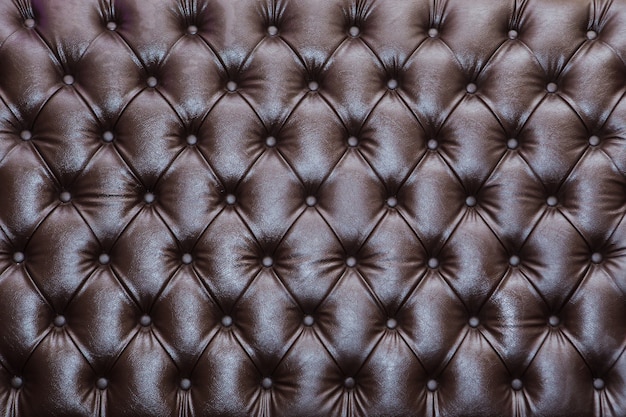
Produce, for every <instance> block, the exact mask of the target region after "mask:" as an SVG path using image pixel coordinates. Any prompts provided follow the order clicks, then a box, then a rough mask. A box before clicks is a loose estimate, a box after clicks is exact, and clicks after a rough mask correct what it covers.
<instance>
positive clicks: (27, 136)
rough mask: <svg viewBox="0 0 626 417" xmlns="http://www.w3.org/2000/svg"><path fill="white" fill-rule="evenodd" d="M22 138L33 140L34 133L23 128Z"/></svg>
mask: <svg viewBox="0 0 626 417" xmlns="http://www.w3.org/2000/svg"><path fill="white" fill-rule="evenodd" d="M20 138H21V139H22V140H31V139H32V138H33V134H32V133H31V132H30V130H22V131H21V132H20Z"/></svg>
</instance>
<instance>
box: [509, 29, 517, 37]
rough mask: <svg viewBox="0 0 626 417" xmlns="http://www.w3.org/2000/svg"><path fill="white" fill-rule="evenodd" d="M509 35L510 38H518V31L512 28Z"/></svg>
mask: <svg viewBox="0 0 626 417" xmlns="http://www.w3.org/2000/svg"><path fill="white" fill-rule="evenodd" d="M507 35H508V36H509V39H517V35H518V33H517V31H516V30H515V29H511V30H509V33H508V34H507Z"/></svg>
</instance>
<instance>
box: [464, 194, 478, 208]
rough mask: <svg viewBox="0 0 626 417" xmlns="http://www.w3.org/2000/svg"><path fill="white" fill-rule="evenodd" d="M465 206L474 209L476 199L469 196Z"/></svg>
mask: <svg viewBox="0 0 626 417" xmlns="http://www.w3.org/2000/svg"><path fill="white" fill-rule="evenodd" d="M465 205H466V206H467V207H474V206H475V205H476V197H474V196H473V195H469V196H467V198H465Z"/></svg>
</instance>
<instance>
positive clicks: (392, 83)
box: [387, 78, 398, 90]
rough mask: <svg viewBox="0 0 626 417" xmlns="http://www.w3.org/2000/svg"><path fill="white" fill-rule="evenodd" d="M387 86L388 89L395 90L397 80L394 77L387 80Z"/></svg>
mask: <svg viewBox="0 0 626 417" xmlns="http://www.w3.org/2000/svg"><path fill="white" fill-rule="evenodd" d="M387 88H388V89H390V90H395V89H396V88H398V81H397V80H396V79H394V78H392V79H390V80H388V81H387Z"/></svg>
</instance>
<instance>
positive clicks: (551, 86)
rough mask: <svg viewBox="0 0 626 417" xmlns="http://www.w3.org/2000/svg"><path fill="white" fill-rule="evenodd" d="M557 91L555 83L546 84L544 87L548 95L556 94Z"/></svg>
mask: <svg viewBox="0 0 626 417" xmlns="http://www.w3.org/2000/svg"><path fill="white" fill-rule="evenodd" d="M557 89H558V86H557V85H556V83H548V85H547V86H546V90H548V93H556V90H557Z"/></svg>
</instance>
